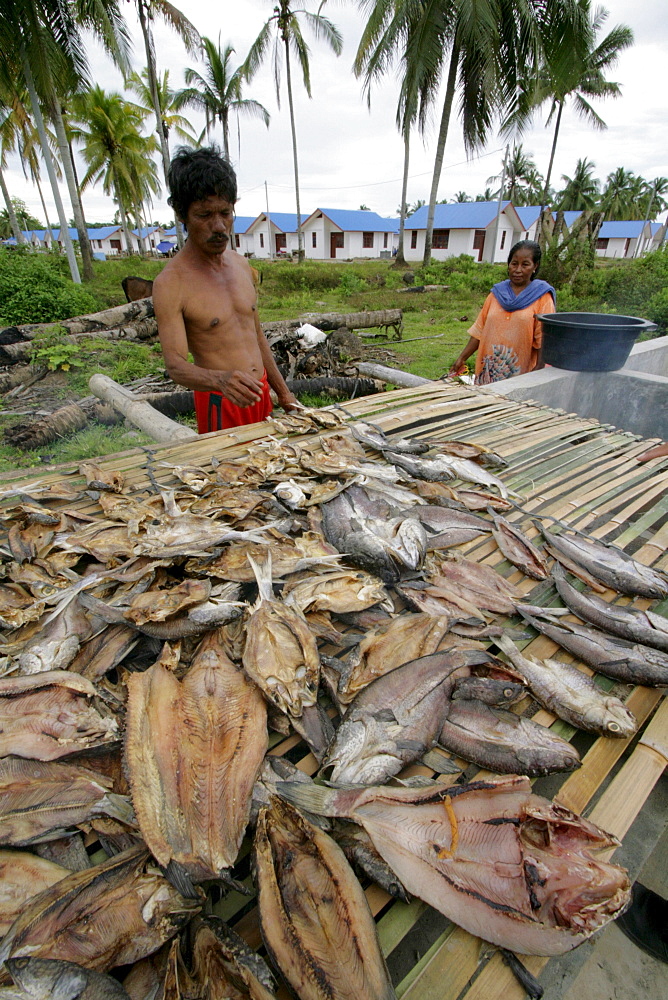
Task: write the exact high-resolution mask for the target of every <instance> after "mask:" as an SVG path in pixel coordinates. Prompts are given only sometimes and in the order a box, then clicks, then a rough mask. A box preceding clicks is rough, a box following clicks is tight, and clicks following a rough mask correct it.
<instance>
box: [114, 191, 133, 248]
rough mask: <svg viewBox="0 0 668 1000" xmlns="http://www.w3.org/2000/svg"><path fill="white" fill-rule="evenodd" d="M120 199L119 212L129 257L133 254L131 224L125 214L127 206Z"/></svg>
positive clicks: (118, 199)
mask: <svg viewBox="0 0 668 1000" xmlns="http://www.w3.org/2000/svg"><path fill="white" fill-rule="evenodd" d="M117 201H118V214H119V215H120V217H121V229H122V230H123V236H124V237H125V250H126V252H127V255H128V257H130V256H131V255H132V236H131V235H130V225H129V223H128V217H127V215H126V214H125V207H124V205H123V202H122V201H121V199H120V198H117Z"/></svg>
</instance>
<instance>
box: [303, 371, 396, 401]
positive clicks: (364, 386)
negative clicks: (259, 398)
mask: <svg viewBox="0 0 668 1000" xmlns="http://www.w3.org/2000/svg"><path fill="white" fill-rule="evenodd" d="M287 386H288V389H289V390H290V392H293V393H294V394H295V396H297V397H298V398H299V397H300V396H302V395H305V394H308V395H313V396H331V398H332V399H356V398H357V396H372V395H373V394H374V393H376V392H382V389H383V387H382V384H381V383H379V382H374V380H373V379H370V378H337V377H332V376H328V377H324V378H293V379H288V382H287Z"/></svg>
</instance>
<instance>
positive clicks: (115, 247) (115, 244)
mask: <svg viewBox="0 0 668 1000" xmlns="http://www.w3.org/2000/svg"><path fill="white" fill-rule="evenodd" d="M109 242H110V243H111V249H112V250H115V251H116V253H120V252H121V241H120V240H109Z"/></svg>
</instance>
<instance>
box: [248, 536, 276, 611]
mask: <svg viewBox="0 0 668 1000" xmlns="http://www.w3.org/2000/svg"><path fill="white" fill-rule="evenodd" d="M247 559H248V562H249V563H250V564H251V569H252V570H253V573H254V574H255V579H256V580H257V589H258V591H259V592H260V597H261V599H262V600H263V601H273V599H274V590H273V586H272V578H271V551H270V550H269V549H267V555H266V558H265V560H264V562H263V563H257V562H255V560H254V559H253V557H252V556H251V555H249V556H247Z"/></svg>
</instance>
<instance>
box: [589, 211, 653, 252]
mask: <svg viewBox="0 0 668 1000" xmlns="http://www.w3.org/2000/svg"><path fill="white" fill-rule="evenodd" d="M656 225H657V223H653V222H642V221H640V220H639V219H631V220H629V221H628V222H604V223H603V225H602V226H601V228H600V229H599V232H598V241H597V243H596V253H597V254H598V256H599V257H617V258H619V257H637V256H639V255H640V254H641V253H644V252H645V251H646V250H650V249H651V248H652V246H656V245H658V244H657V235H658V234H659V230H658V229H657V230H654V231H653V229H652V227H653V226H656ZM659 239H660V235H659Z"/></svg>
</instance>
